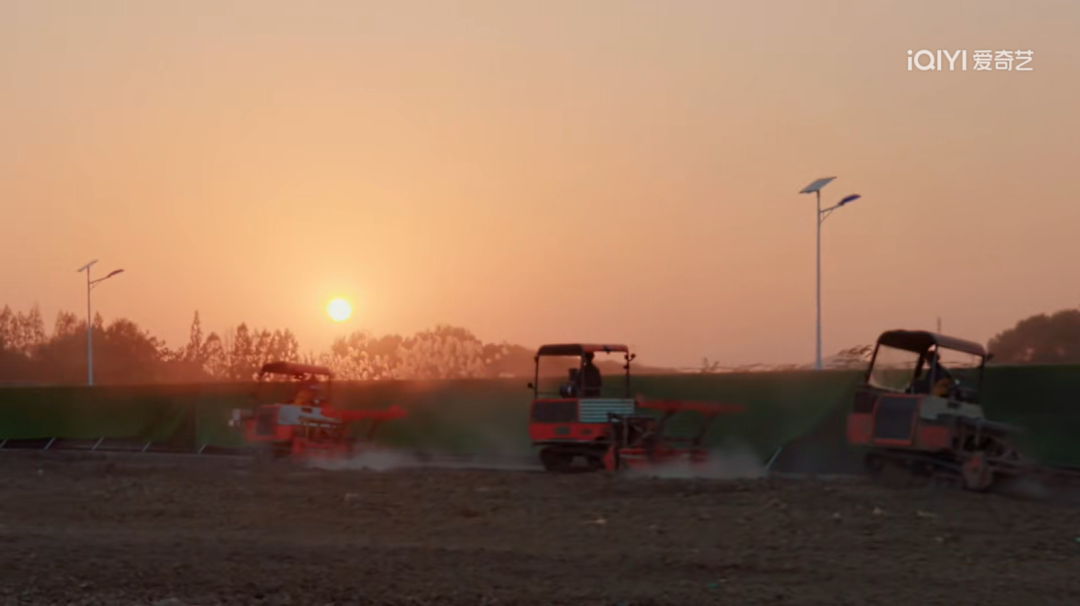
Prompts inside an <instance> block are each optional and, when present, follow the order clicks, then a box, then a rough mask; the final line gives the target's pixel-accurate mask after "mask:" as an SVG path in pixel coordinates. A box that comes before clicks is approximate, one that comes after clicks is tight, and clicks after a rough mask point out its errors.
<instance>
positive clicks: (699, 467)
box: [626, 447, 767, 480]
mask: <svg viewBox="0 0 1080 606" xmlns="http://www.w3.org/2000/svg"><path fill="white" fill-rule="evenodd" d="M626 475H627V477H640V478H661V479H671V480H675V479H678V480H688V479H701V480H744V479H756V478H763V477H765V476H766V475H767V472H766V470H765V465H764V464H763V463H762V462H761V459H760V458H759V457H758V455H757V454H756V453H755V452H754V451H753V450H751V449H750V448H747V447H729V448H724V449H717V450H711V451H709V457H708V459H707V460H706V461H705V462H704V463H691V462H690V461H685V460H684V461H673V462H671V463H665V464H662V465H654V466H652V467H649V468H647V469H640V470H632V471H629V472H628V473H627V474H626Z"/></svg>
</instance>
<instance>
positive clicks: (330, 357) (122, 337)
mask: <svg viewBox="0 0 1080 606" xmlns="http://www.w3.org/2000/svg"><path fill="white" fill-rule="evenodd" d="M961 336H962V335H961ZM93 342H94V380H95V383H100V384H133V383H188V382H213V381H249V380H251V379H252V378H253V377H254V376H255V373H256V372H257V371H258V369H259V367H261V366H262V365H263V364H264V363H266V362H270V361H278V360H285V361H291V362H301V363H307V364H318V365H321V366H327V367H329V368H330V369H331V370H332V371H333V372H334V374H335V375H336V377H337V378H338V379H340V380H346V381H364V380H393V379H456V378H498V377H527V376H531V374H532V372H533V350H532V349H529V348H526V347H522V346H520V345H512V344H508V343H505V342H504V343H485V342H483V341H482V340H480V339H479V338H477V337H476V336H475V335H473V334H472V333H471V332H469V331H468V330H466V329H464V328H459V327H454V326H436V327H435V328H433V329H430V330H425V331H421V332H419V333H416V334H414V335H411V336H408V337H402V336H399V335H384V336H380V337H376V336H373V335H371V334H370V333H367V332H364V331H357V332H353V333H351V334H349V335H347V336H342V337H339V338H337V339H336V340H335V341H334V342H333V344H332V345H331V346H330V347H329V349H328V350H326V351H323V352H320V353H314V352H302V351H301V348H300V343H299V342H298V340H297V339H296V336H295V335H294V334H293V333H292V332H291V331H289V330H288V329H287V328H286V329H273V330H270V329H265V328H252V327H249V326H248V325H247V324H246V323H242V324H240V325H238V326H236V327H234V328H231V329H229V330H227V331H224V332H223V333H222V334H218V333H215V332H210V333H208V334H207V333H204V331H203V328H202V322H201V320H200V318H199V313H198V312H195V315H194V317H193V319H192V323H191V329H190V333H189V337H188V342H187V343H186V344H184V345H183V346H181V347H176V348H173V347H169V346H168V345H167V344H166V343H165V342H164V341H163V340H161V339H159V338H157V337H155V336H153V335H151V334H150V333H149V331H147V330H144V329H143V328H141V327H140V326H139V325H138V324H136V323H135V322H133V321H131V320H128V319H125V318H118V319H115V320H112V321H111V322H109V323H108V324H106V323H105V322H104V320H103V318H102V317H101V315H100V314H98V315H96V316H94V320H93ZM870 349H871V348H870V346H858V347H853V348H849V349H846V350H843V351H841V352H840V353H839V354H838V355H837V356H836V363H835V364H832V365H831V366H834V367H841V366H843V367H855V366H860V365H864V364H865V363H866V359H867V357H868V354H869V352H870ZM989 349H990V351H992V352H993V353H994V354H995V357H994V360H995V362H997V363H999V364H1000V363H1004V364H1080V309H1067V310H1062V311H1058V312H1056V313H1053V314H1038V315H1035V316H1032V317H1029V318H1026V319H1024V320H1021V321H1020V322H1018V323H1017V324H1016V325H1015V326H1013V327H1011V328H1009V329H1007V330H1004V331H1002V332H1000V333H998V334H997V335H995V336H994V338H992V339H991V340H990V342H989ZM612 364H614V363H612ZM635 367H636V368H637V369H638V372H639V373H655V372H674V371H672V370H670V369H662V368H648V367H643V366H641V365H639V364H635ZM602 370H604V372H605V373H610V372H618V369H617V368H616V366H615V365H613V366H611V368H602ZM724 370H725V369H722V368H721V367H720V366H719V364H717V363H715V362H710V361H709V360H708V359H704V360H703V361H702V367H701V368H700V369H698V372H702V373H711V372H723V371H724ZM745 370H752V368H750V367H747V368H745ZM774 370H775V369H774ZM85 382H86V321H85V320H81V319H79V318H78V317H76V316H75V314H72V313H69V312H64V311H62V312H60V313H58V314H57V316H56V318H55V321H54V322H53V326H52V330H51V331H50V330H48V329H47V327H46V323H45V319H44V317H43V316H42V314H41V311H40V310H39V309H38V308H37V307H36V306H35V307H33V308H31V309H30V310H28V311H25V312H23V311H13V310H12V309H11V308H10V307H7V306H5V307H4V308H3V310H0V383H4V384H19V383H23V384H54V385H56V384H59V385H81V384H84V383H85Z"/></svg>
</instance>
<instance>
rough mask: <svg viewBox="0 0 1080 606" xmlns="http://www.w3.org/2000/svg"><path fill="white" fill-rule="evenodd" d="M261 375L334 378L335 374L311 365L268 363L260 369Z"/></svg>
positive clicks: (322, 367)
mask: <svg viewBox="0 0 1080 606" xmlns="http://www.w3.org/2000/svg"><path fill="white" fill-rule="evenodd" d="M259 374H261V375H262V374H274V375H294V376H295V375H321V376H325V377H333V376H334V373H333V372H331V371H330V369H329V368H327V367H325V366H313V365H311V364H297V363H295V362H268V363H266V364H264V365H263V367H262V368H261V369H259Z"/></svg>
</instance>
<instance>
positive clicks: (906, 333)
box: [878, 330, 986, 357]
mask: <svg viewBox="0 0 1080 606" xmlns="http://www.w3.org/2000/svg"><path fill="white" fill-rule="evenodd" d="M878 345H887V346H889V347H895V348H896V349H903V350H906V351H912V352H916V353H924V352H926V351H928V350H929V349H930V348H931V347H933V346H934V345H937V346H938V347H940V348H942V349H952V350H955V351H961V352H964V353H968V354H971V355H974V356H979V357H986V349H985V348H983V346H982V345H979V344H978V343H975V342H973V341H965V340H964V339H957V338H956V337H947V336H945V335H939V334H937V333H932V332H929V331H925V330H890V331H888V332H884V333H882V334H881V336H880V337H878Z"/></svg>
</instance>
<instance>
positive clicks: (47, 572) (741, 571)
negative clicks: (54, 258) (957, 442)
mask: <svg viewBox="0 0 1080 606" xmlns="http://www.w3.org/2000/svg"><path fill="white" fill-rule="evenodd" d="M1078 511H1080V510H1078V509H1077V507H1076V505H1075V504H1069V503H1063V502H1060V501H1049V500H1043V501H1026V500H1017V499H1014V498H1006V497H1002V496H997V495H977V494H971V493H964V492H960V491H953V490H943V489H936V490H931V489H909V490H897V489H888V488H883V487H878V486H873V485H869V484H866V483H864V482H861V481H839V480H829V481H811V480H805V481H804V480H782V481H781V480H745V481H716V480H709V481H706V480H660V479H627V478H615V477H610V476H608V475H605V474H585V475H574V476H550V475H545V474H542V473H513V472H490V471H489V472H485V471H448V470H423V469H419V470H399V471H385V472H366V471H320V470H297V469H292V468H270V469H266V468H255V467H250V466H246V465H244V466H240V465H238V464H235V463H230V462H228V461H225V462H220V463H215V464H211V465H200V466H191V465H179V464H176V465H174V464H155V465H148V464H146V463H142V464H135V463H124V462H102V461H92V462H79V463H75V462H70V461H69V462H65V461H57V460H52V459H40V458H27V457H8V456H5V457H3V458H0V602H2V603H4V604H154V603H162V604H165V603H168V604H175V605H180V604H199V605H210V604H226V603H227V604H283V605H284V604H291V605H298V604H318V605H320V606H321V605H326V604H452V605H470V606H476V605H480V604H488V605H493V604H508V605H509V604H516V605H530V604H575V605H577V604H604V605H615V604H626V605H644V604H671V605H679V606H686V605H692V604H823V605H825V604H827V605H841V604H851V605H858V606H865V605H868V604H898V605H900V604H902V605H904V606H911V605H912V604H919V605H924V604H978V605H980V606H990V605H994V604H1002V605H1009V606H1016V605H1018V604H1072V605H1075V604H1080V514H1078Z"/></svg>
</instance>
